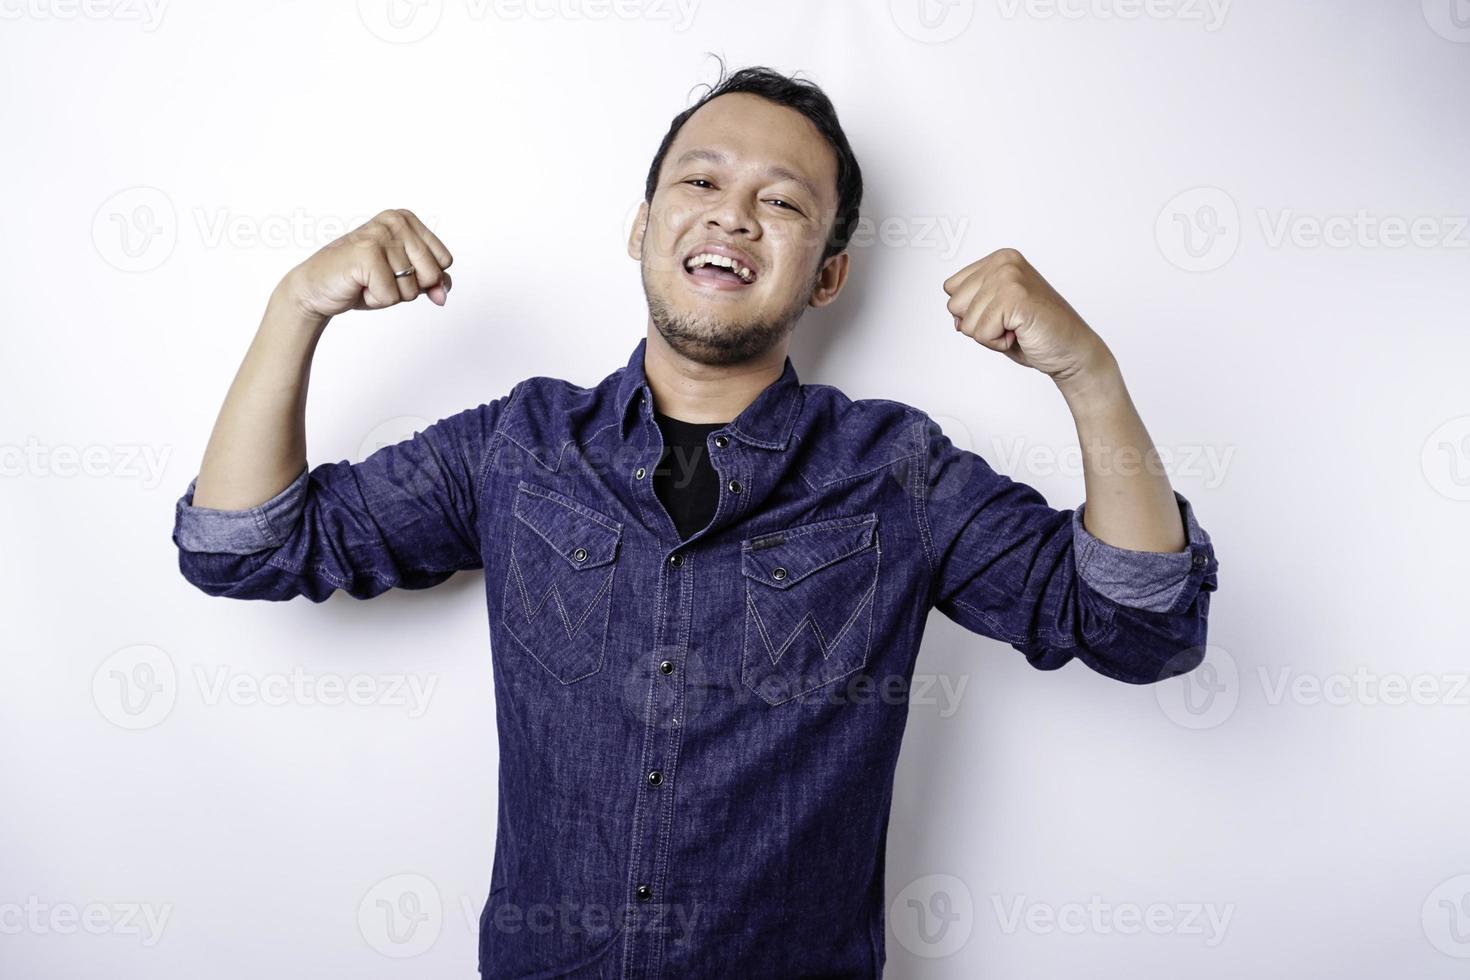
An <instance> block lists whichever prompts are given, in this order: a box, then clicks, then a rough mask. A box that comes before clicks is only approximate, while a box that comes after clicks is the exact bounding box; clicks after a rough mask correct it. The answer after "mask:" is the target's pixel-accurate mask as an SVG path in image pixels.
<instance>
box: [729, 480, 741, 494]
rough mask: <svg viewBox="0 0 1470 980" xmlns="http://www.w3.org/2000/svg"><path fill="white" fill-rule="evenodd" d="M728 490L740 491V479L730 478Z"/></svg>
mask: <svg viewBox="0 0 1470 980" xmlns="http://www.w3.org/2000/svg"><path fill="white" fill-rule="evenodd" d="M730 492H731V493H739V492H740V481H739V480H731V481H730Z"/></svg>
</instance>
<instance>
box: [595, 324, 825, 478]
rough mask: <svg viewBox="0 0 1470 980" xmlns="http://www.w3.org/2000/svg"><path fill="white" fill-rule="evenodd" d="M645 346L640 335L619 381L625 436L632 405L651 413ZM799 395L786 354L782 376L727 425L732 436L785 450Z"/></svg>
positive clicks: (793, 366)
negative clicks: (644, 356) (644, 358)
mask: <svg viewBox="0 0 1470 980" xmlns="http://www.w3.org/2000/svg"><path fill="white" fill-rule="evenodd" d="M647 347H648V338H647V337H643V338H641V339H640V340H639V341H638V346H636V347H634V348H633V354H632V356H630V357H629V358H628V364H627V367H625V368H623V369H622V375H623V376H622V378H620V379H619V381H618V402H617V407H618V412H619V413H620V414H619V416H618V419H619V422H620V423H621V424H622V429H621V431H622V434H623V436H624V438H626V437H627V435H628V425H629V423H628V420H629V419H630V418H632V417H633V410H632V406H634V405H637V406H638V410H639V411H640V412H641V411H648V412H649V413H650V415H651V414H652V405H653V390H652V389H651V388H649V386H648V376H647V375H646V374H645V373H644V371H643V354H644V351H645V350H646V349H647ZM640 396H641V398H640ZM801 397H802V396H801V381H800V380H799V379H798V378H797V376H796V366H795V365H794V364H792V363H791V355H789V354H788V355H787V356H786V363H785V365H784V366H783V368H782V371H781V376H780V377H779V378H777V379H776V380H775V381H773V382H771V383H770V384H769V385H767V386H766V387H765V388H764V389H762V390H761V393H760V394H759V395H757V396H756V397H755V401H753V402H751V403H750V404H749V405H747V406H745V409H744V410H743V411H742V412H741V413H740V414H739V415H737V416H735V419H734V420H733V421H732V422H731V423H730V424H729V425H728V426H727V427H726V428H727V430H728V431H729V432H730V434H731V435H733V436H735V437H736V438H737V439H740V440H741V441H743V442H747V443H749V444H750V445H752V446H759V447H760V448H762V449H783V450H784V449H785V448H786V444H787V443H788V442H789V441H790V439H791V430H792V429H793V428H794V427H795V425H796V416H797V412H798V411H799V409H800V408H801Z"/></svg>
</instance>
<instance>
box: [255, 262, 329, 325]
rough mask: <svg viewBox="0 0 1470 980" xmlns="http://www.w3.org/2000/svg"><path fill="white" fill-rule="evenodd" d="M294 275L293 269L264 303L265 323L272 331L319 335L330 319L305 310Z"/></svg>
mask: <svg viewBox="0 0 1470 980" xmlns="http://www.w3.org/2000/svg"><path fill="white" fill-rule="evenodd" d="M294 274H295V270H294V269H293V270H292V271H291V272H288V273H287V274H286V276H285V278H283V279H282V280H281V281H280V282H279V283H277V284H276V288H275V289H273V290H271V295H270V299H269V301H268V302H267V303H266V315H265V320H266V323H269V324H270V325H271V329H274V330H283V331H289V332H291V333H295V334H308V335H320V334H321V332H322V330H324V329H325V328H326V326H327V323H328V322H330V321H331V319H332V318H331V317H329V316H323V315H322V314H320V313H317V312H315V311H313V310H311V309H308V308H307V306H306V304H305V303H304V302H302V293H301V292H300V290H298V289H297V288H296V284H295V280H294ZM264 326H265V323H262V327H264Z"/></svg>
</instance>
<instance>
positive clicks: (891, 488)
mask: <svg viewBox="0 0 1470 980" xmlns="http://www.w3.org/2000/svg"><path fill="white" fill-rule="evenodd" d="M646 343H647V341H646V339H644V340H640V341H639V343H638V345H637V347H636V348H635V349H634V350H633V353H632V356H631V357H630V358H629V359H628V363H627V365H626V366H625V367H622V368H619V369H618V370H616V371H614V372H613V373H612V374H610V375H608V376H607V377H606V378H605V379H604V380H602V381H601V382H599V383H598V384H597V385H596V386H594V387H590V388H587V387H579V386H577V385H574V384H571V383H570V382H567V381H563V380H559V379H556V378H549V377H533V378H528V379H526V380H524V381H522V382H520V383H518V384H516V385H515V386H514V388H513V389H512V390H511V391H510V392H509V393H508V394H506V395H504V396H503V397H500V398H498V399H496V400H494V401H491V402H488V403H486V404H482V405H479V406H477V407H475V408H471V409H467V410H465V411H463V412H460V413H458V414H456V415H453V416H450V417H448V418H443V419H440V420H438V421H437V422H435V423H433V424H432V425H429V426H427V427H426V428H425V429H424V430H423V431H422V432H419V433H418V434H416V435H415V436H413V437H412V438H410V439H407V440H405V441H403V442H400V443H398V444H397V445H392V446H387V447H384V448H382V449H379V450H377V451H376V452H374V453H373V454H372V455H370V456H368V457H367V458H366V459H364V460H363V461H361V462H359V463H355V464H354V463H348V462H347V461H345V460H344V461H340V462H330V463H321V464H318V465H317V466H316V467H314V468H307V469H304V470H303V472H302V473H301V475H300V476H298V477H297V478H296V480H295V481H294V482H293V483H292V484H291V485H290V486H289V487H287V488H285V489H284V490H282V491H281V493H280V494H278V495H277V496H275V497H273V498H272V499H270V500H268V501H266V502H265V503H263V504H261V505H259V506H258V507H252V508H249V509H246V510H216V509H211V508H200V507H194V506H192V500H193V493H194V482H193V481H191V482H190V484H189V488H188V490H187V491H186V492H185V494H184V495H183V497H181V498H180V499H179V501H178V504H177V509H176V519H175V526H174V532H173V540H174V542H175V544H176V545H177V546H178V547H179V549H180V552H179V567H180V570H181V571H182V572H183V575H184V577H185V578H186V579H187V580H188V581H190V582H192V583H193V584H194V585H195V586H197V587H198V588H199V589H201V590H203V591H204V592H206V593H208V594H209V595H215V596H228V597H231V598H236V599H277V600H279V599H290V598H293V597H295V596H298V595H304V596H306V597H307V598H308V599H310V600H312V601H313V602H321V601H323V600H325V599H326V598H327V597H328V596H330V595H331V594H332V593H333V592H334V591H336V590H338V589H341V590H343V591H345V592H347V593H348V594H349V595H352V596H355V597H357V598H359V599H367V598H370V597H372V596H376V595H379V594H381V593H382V592H384V591H386V590H387V589H389V588H393V587H395V586H396V587H399V588H405V589H422V588H428V587H429V586H432V585H435V584H437V583H440V582H443V581H444V580H445V579H447V578H449V576H451V575H452V574H453V573H454V572H456V571H458V570H460V569H472V568H483V569H484V570H485V598H486V603H487V606H488V609H489V617H490V636H491V648H492V651H493V656H492V658H491V662H492V667H493V673H494V684H495V695H496V698H495V699H496V706H497V714H498V716H497V719H496V726H497V732H498V736H499V743H500V769H499V810H498V814H497V816H498V825H497V828H496V840H495V858H494V863H493V869H492V872H491V887H490V892H489V895H488V898H487V901H486V903H485V906H484V911H483V914H482V915H481V918H480V946H479V958H480V970H481V972H482V974H483V975H484V976H487V977H492V976H493V977H531V976H535V977H550V976H557V977H588V978H592V977H596V978H613V977H618V978H624V980H627V978H635V977H636V978H656V977H701V978H721V977H739V978H749V977H798V976H800V977H828V978H836V977H853V978H857V977H863V978H877V977H879V976H881V973H882V965H883V962H884V877H883V861H884V848H885V839H886V835H887V829H888V817H889V804H890V797H891V792H892V786H893V774H894V765H895V763H896V761H897V759H898V753H899V742H900V739H901V738H902V735H903V731H904V722H905V718H906V715H907V710H908V699H907V693H908V691H907V684H908V682H909V680H910V679H911V677H912V671H913V667H914V661H915V656H916V655H917V653H918V650H919V643H920V640H921V638H922V637H923V633H924V626H925V622H926V620H927V618H928V614H929V610H930V609H931V608H937V609H938V610H939V611H940V612H942V613H943V614H944V615H946V616H948V617H949V618H950V619H952V620H954V621H955V622H958V623H959V624H961V625H962V626H964V627H965V628H966V629H968V630H971V631H973V632H975V633H978V634H980V635H982V636H987V637H991V638H994V639H997V640H1000V641H1002V642H1004V643H1007V644H1009V645H1010V646H1012V647H1014V648H1015V649H1016V650H1017V651H1019V652H1020V653H1022V654H1023V655H1024V656H1025V657H1026V659H1027V660H1028V661H1029V662H1030V663H1031V664H1032V665H1034V666H1035V667H1038V668H1040V669H1042V670H1052V669H1055V668H1057V667H1061V666H1062V665H1063V664H1066V663H1067V662H1068V661H1070V660H1072V659H1074V658H1076V659H1077V660H1080V661H1081V662H1083V663H1084V664H1086V665H1087V666H1088V667H1090V668H1092V669H1093V670H1096V671H1098V672H1100V673H1102V674H1105V675H1107V676H1108V677H1112V678H1115V679H1117V680H1120V681H1124V682H1127V683H1132V684H1146V683H1150V682H1153V681H1157V680H1160V679H1162V678H1163V677H1167V676H1171V675H1173V674H1177V673H1180V672H1183V671H1186V670H1190V669H1192V668H1193V667H1195V666H1196V665H1197V664H1198V663H1199V662H1200V660H1201V659H1202V657H1203V644H1204V642H1205V632H1206V625H1207V622H1206V617H1207V614H1208V610H1209V598H1210V596H1209V593H1210V592H1212V591H1214V590H1215V588H1216V569H1217V567H1218V564H1217V562H1216V560H1215V557H1214V549H1213V546H1212V545H1211V543H1210V538H1209V535H1208V534H1207V533H1206V532H1205V531H1204V530H1203V529H1202V528H1201V527H1200V526H1199V524H1198V523H1197V522H1196V520H1195V518H1194V514H1193V512H1192V510H1191V508H1190V504H1189V502H1188V501H1187V500H1185V498H1184V497H1183V496H1182V495H1179V494H1178V493H1177V492H1176V493H1175V496H1176V498H1177V500H1178V504H1179V508H1180V515H1181V517H1182V518H1183V520H1184V523H1185V526H1186V528H1187V530H1188V539H1189V543H1188V545H1187V547H1186V548H1185V550H1183V551H1180V552H1174V553H1158V552H1139V551H1131V550H1125V549H1121V548H1117V547H1113V546H1111V545H1109V544H1106V543H1104V542H1102V541H1101V540H1099V539H1097V538H1095V537H1093V536H1092V535H1091V534H1089V533H1088V531H1087V530H1086V528H1085V527H1084V526H1083V524H1082V519H1081V518H1082V512H1083V509H1084V506H1085V505H1083V506H1079V507H1078V508H1076V510H1054V509H1052V508H1051V507H1050V506H1048V505H1047V503H1046V501H1045V499H1044V498H1043V497H1042V496H1041V494H1040V493H1039V492H1037V491H1036V490H1035V489H1033V488H1031V487H1029V486H1027V485H1026V484H1024V483H1020V482H1017V481H1014V480H1011V479H1009V478H1008V477H1006V476H1003V475H1001V474H999V473H997V472H995V471H994V470H993V469H992V468H991V467H990V466H989V465H988V464H987V463H986V462H985V461H984V459H982V458H981V457H980V456H978V455H976V454H974V453H971V452H969V451H967V450H964V449H961V448H959V447H957V446H955V445H954V444H953V443H952V442H951V440H950V439H949V438H948V437H947V436H945V434H944V433H943V432H942V431H941V430H940V428H939V426H938V425H936V424H935V422H934V421H933V420H932V419H931V418H930V417H929V416H928V415H926V414H925V413H924V412H922V411H920V410H919V409H917V408H914V407H911V406H909V405H905V404H902V403H900V402H896V401H890V400H885V399H860V400H853V399H850V398H848V397H847V396H845V395H844V394H843V393H842V392H841V391H840V390H838V389H837V388H834V387H831V386H829V385H804V384H801V383H800V382H799V381H798V380H797V375H796V370H795V368H794V367H793V366H792V363H791V360H790V358H789V357H788V358H787V360H786V363H785V368H784V371H783V373H782V375H781V377H780V379H779V380H777V381H775V382H773V383H772V384H771V385H769V386H768V387H767V388H766V389H765V390H763V391H762V392H761V394H760V395H759V396H758V397H757V398H756V399H755V401H753V402H752V403H751V404H750V405H749V406H748V407H747V408H746V409H745V410H744V411H742V412H741V413H740V414H739V416H738V417H737V418H736V419H734V420H733V421H732V422H730V423H729V424H728V425H726V426H724V427H722V428H720V429H718V430H716V431H715V432H713V433H711V434H710V436H709V443H708V450H709V454H710V458H711V460H712V461H713V463H714V465H715V467H716V469H717V470H718V472H719V475H720V481H721V485H720V497H719V505H718V509H717V511H716V513H715V516H714V518H713V520H712V521H711V522H710V524H709V525H708V526H707V527H705V528H704V529H703V530H700V531H698V532H696V533H694V534H691V535H690V536H689V537H687V538H683V539H681V538H680V537H679V534H678V531H677V530H676V529H675V527H674V523H673V521H672V520H671V519H670V517H669V516H668V514H667V512H666V511H665V510H664V508H663V505H662V504H661V503H660V502H659V500H658V498H657V497H656V496H655V494H654V489H653V482H652V471H653V469H654V467H655V465H656V464H657V462H658V460H659V455H660V451H661V449H662V437H661V435H660V433H659V429H658V426H657V425H656V424H655V421H654V419H653V417H652V411H651V410H652V394H651V392H650V389H649V387H648V384H647V380H646V378H645V375H644V371H643V353H644V348H645V345H646ZM538 924H539V927H538Z"/></svg>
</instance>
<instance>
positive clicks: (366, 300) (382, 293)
mask: <svg viewBox="0 0 1470 980" xmlns="http://www.w3.org/2000/svg"><path fill="white" fill-rule="evenodd" d="M399 268H402V266H399ZM362 279H363V281H364V282H365V283H366V285H365V287H364V289H363V298H362V308H363V309H365V310H381V309H383V308H385V307H388V306H393V305H394V304H396V303H398V302H399V301H400V297H399V293H398V283H397V282H395V281H394V279H393V270H392V269H390V268H389V267H388V255H387V253H386V252H384V250H383V249H382V248H381V247H379V248H373V249H370V250H367V251H366V252H365V253H364V256H363V268H362Z"/></svg>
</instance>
